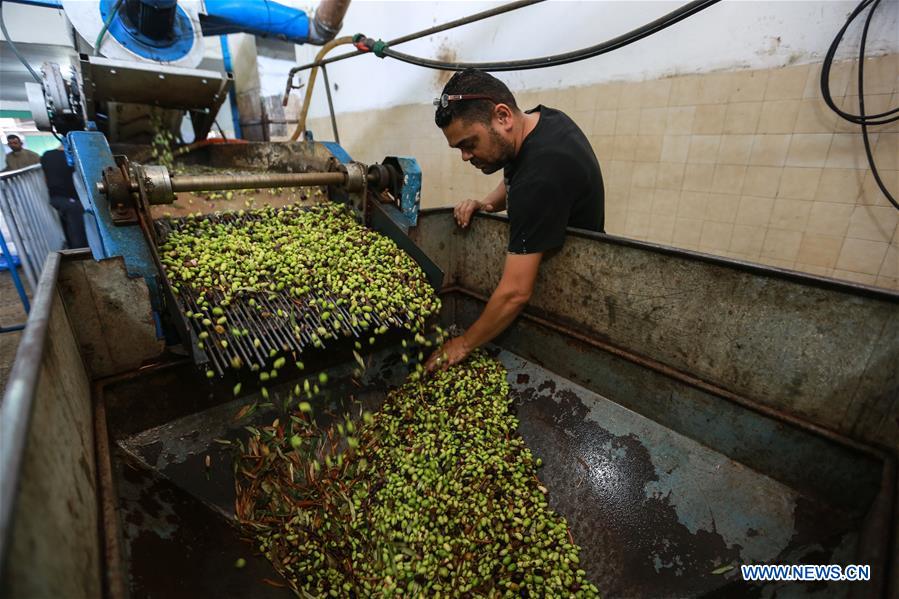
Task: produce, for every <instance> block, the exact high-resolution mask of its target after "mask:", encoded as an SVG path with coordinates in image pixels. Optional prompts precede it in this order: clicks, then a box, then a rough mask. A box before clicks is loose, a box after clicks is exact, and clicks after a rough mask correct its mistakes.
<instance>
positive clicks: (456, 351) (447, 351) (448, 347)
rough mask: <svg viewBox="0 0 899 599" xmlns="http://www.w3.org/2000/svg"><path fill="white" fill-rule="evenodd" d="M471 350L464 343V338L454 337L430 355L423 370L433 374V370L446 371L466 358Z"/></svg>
mask: <svg viewBox="0 0 899 599" xmlns="http://www.w3.org/2000/svg"><path fill="white" fill-rule="evenodd" d="M470 353H471V348H469V347H468V344H467V343H466V342H465V337H464V336H461V335H460V336H459V337H454V338H453V339H450V340H449V341H447V342H446V343H444V344H443V345H442V346H441V347H440V349H438V350H437V351H435V352H434V353H433V354H431V357H430V358H428V361H427V362H425V370H426V371H427V372H433V371H434V370H435V369H437V368H439V369H440V370H446V369H447V368H449V367H450V366H453V365H454V364H458V363H459V362H461V361H462V360H464V359H465V358H467V357H468V354H470Z"/></svg>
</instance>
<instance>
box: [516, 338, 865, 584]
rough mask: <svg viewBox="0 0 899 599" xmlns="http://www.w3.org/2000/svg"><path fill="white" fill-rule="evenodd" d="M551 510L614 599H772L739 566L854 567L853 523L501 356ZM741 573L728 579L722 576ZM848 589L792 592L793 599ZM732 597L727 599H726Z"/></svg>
mask: <svg viewBox="0 0 899 599" xmlns="http://www.w3.org/2000/svg"><path fill="white" fill-rule="evenodd" d="M499 357H500V359H501V360H502V361H503V363H504V364H505V366H506V368H507V369H508V371H509V382H510V384H511V386H512V390H513V393H514V394H515V397H516V400H517V403H518V416H519V418H520V421H521V426H520V432H521V434H522V436H523V437H524V439H525V440H526V441H527V443H528V446H529V447H530V448H531V450H532V451H534V453H535V455H538V456H541V457H542V458H543V460H544V462H545V464H546V465H545V466H544V468H543V469H542V470H541V473H540V476H541V479H542V480H543V481H544V483H545V484H546V486H547V487H548V488H549V489H550V505H551V506H552V507H553V508H554V509H556V510H557V511H558V512H560V513H561V514H563V515H564V516H565V517H566V518H567V519H568V522H569V525H570V526H571V529H572V532H573V534H574V538H575V541H577V542H578V543H579V544H580V545H581V548H582V556H581V563H582V564H584V568H585V569H586V570H587V573H588V577H590V578H591V579H592V580H593V581H594V582H595V583H596V584H597V586H598V587H599V588H600V589H601V590H602V592H603V594H604V596H606V597H670V596H697V595H701V594H706V593H710V592H713V591H716V590H717V591H719V592H723V593H725V594H724V595H723V596H729V597H738V596H740V597H743V596H766V595H768V594H770V593H771V592H773V591H774V587H773V586H769V587H767V588H762V587H752V586H751V585H748V584H744V583H742V582H739V581H738V577H739V564H758V563H785V564H787V563H835V564H846V563H853V562H852V560H851V558H852V556H853V555H854V553H855V550H856V544H857V533H856V531H857V530H858V528H859V527H860V525H861V522H860V520H861V518H859V517H853V516H851V515H849V514H847V513H845V512H843V511H841V510H838V509H835V508H833V507H831V506H830V505H827V504H825V503H823V502H820V501H817V500H812V499H810V498H808V497H806V496H803V495H801V494H800V493H798V492H797V491H795V490H794V489H791V488H790V487H787V486H786V485H784V484H782V483H779V482H777V481H775V480H774V479H771V478H769V477H767V476H765V475H764V474H761V473H759V472H756V471H754V470H752V469H750V468H747V467H746V466H743V465H742V464H739V463H737V462H734V461H732V460H729V459H728V458H726V457H724V456H722V455H721V454H719V453H717V452H715V451H713V450H712V449H709V448H708V447H705V446H703V445H700V444H698V443H696V442H695V441H692V440H690V439H688V438H686V437H683V436H682V435H679V434H677V433H675V432H673V431H671V430H670V429H667V428H665V427H662V426H660V425H659V424H657V423H655V422H653V421H652V420H649V419H647V418H644V417H642V416H640V415H638V414H636V413H634V412H631V411H630V410H627V409H625V408H623V407H621V406H619V405H617V404H615V403H613V402H611V401H609V400H607V399H605V398H603V397H601V396H599V395H597V394H595V393H592V392H590V391H588V390H587V389H585V388H583V387H580V386H578V385H575V384H573V383H571V382H569V381H567V380H565V379H563V378H561V377H559V376H557V375H553V374H551V373H550V372H548V371H546V370H544V369H542V368H540V367H538V366H536V365H534V364H532V363H529V362H527V361H525V360H523V359H522V358H520V357H518V356H516V355H514V354H511V353H508V352H505V351H503V352H501V353H500V356H499ZM728 565H733V566H735V568H734V569H733V570H730V571H728V572H725V573H723V574H713V573H712V572H713V571H715V570H716V569H718V568H720V567H722V566H728ZM821 590H824V591H825V595H826V596H828V597H839V596H845V595H846V594H847V593H848V591H849V586H848V585H845V584H844V585H830V586H828V587H827V588H826V589H824V588H823V585H817V586H816V585H807V586H806V585H800V584H792V585H790V589H789V592H790V593H791V596H805V595H806V594H811V593H815V592H816V591H821ZM725 591H726V592H725Z"/></svg>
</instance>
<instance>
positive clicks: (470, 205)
mask: <svg viewBox="0 0 899 599" xmlns="http://www.w3.org/2000/svg"><path fill="white" fill-rule="evenodd" d="M486 209H487V207H486V205H485V204H483V203H481V202H479V201H477V200H465V201H462V202H459V203H458V204H456V207H455V208H454V209H453V216H454V217H456V224H457V225H459V226H460V227H462V228H463V229H464V228H465V227H467V226H468V223H470V222H471V217H472V215H473V214H474V213H475V212H477V211H478V210H486Z"/></svg>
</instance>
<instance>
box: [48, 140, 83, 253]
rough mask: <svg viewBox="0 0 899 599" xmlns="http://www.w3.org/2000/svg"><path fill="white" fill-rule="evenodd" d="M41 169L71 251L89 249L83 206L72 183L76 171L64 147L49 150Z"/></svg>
mask: <svg viewBox="0 0 899 599" xmlns="http://www.w3.org/2000/svg"><path fill="white" fill-rule="evenodd" d="M41 168H43V169H44V179H46V180H47V191H49V192H50V205H51V206H53V207H54V208H55V209H56V212H58V213H59V220H60V221H61V222H62V232H63V234H64V235H65V237H66V247H67V248H69V249H75V248H82V247H87V233H86V232H85V228H84V207H83V206H82V205H81V201H80V200H79V199H78V193H77V192H76V191H75V183H74V182H73V181H72V174H73V173H74V170H73V169H72V167H71V166H69V163H68V161H67V160H66V153H65V152H64V151H63V149H62V147H61V146H60V147H59V148H57V149H55V150H48V151H46V152H44V155H43V156H41Z"/></svg>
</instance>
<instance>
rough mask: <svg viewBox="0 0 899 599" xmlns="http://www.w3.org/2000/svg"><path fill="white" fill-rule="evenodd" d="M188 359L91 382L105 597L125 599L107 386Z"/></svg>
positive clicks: (171, 366)
mask: <svg viewBox="0 0 899 599" xmlns="http://www.w3.org/2000/svg"><path fill="white" fill-rule="evenodd" d="M188 363H190V360H189V359H188V358H182V359H176V360H167V361H161V362H154V363H151V364H147V365H145V366H141V367H140V368H138V369H136V370H131V371H128V372H124V373H121V374H116V375H113V376H109V377H105V378H102V379H97V380H95V381H93V382H92V383H91V390H92V395H93V406H94V444H95V448H96V458H95V459H96V463H97V495H98V499H99V501H98V504H99V506H100V522H99V527H100V531H99V532H100V542H101V544H102V549H103V558H104V564H103V565H104V568H103V572H104V577H103V591H104V597H105V598H106V599H127V598H128V596H129V593H128V585H127V582H126V576H125V572H126V568H125V557H124V556H125V554H124V552H123V549H122V544H121V539H122V533H121V524H120V522H119V518H118V493H117V491H116V488H115V477H114V476H113V470H112V453H111V451H110V444H109V430H108V428H107V426H106V396H105V391H106V387H107V386H109V385H113V384H115V383H119V382H122V381H127V380H131V379H134V378H137V377H138V376H141V375H144V374H147V373H150V372H158V371H160V370H166V369H168V368H173V367H175V366H180V365H182V364H188Z"/></svg>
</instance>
